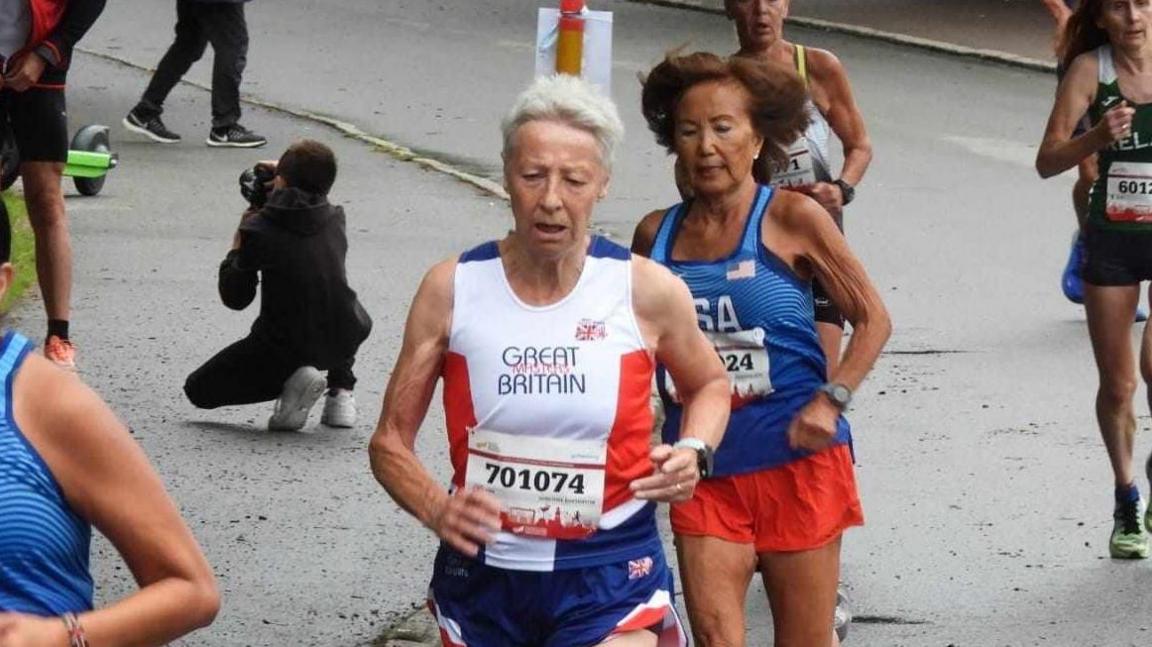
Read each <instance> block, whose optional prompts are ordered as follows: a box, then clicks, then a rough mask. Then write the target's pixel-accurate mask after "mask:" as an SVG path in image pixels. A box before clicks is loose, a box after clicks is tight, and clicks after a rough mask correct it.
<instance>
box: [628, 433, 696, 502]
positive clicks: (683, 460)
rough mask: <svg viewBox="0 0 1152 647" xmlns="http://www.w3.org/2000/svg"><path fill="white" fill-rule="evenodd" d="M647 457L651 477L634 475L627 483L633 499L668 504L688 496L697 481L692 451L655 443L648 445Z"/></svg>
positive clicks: (690, 496) (690, 495)
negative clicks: (651, 468) (649, 451)
mask: <svg viewBox="0 0 1152 647" xmlns="http://www.w3.org/2000/svg"><path fill="white" fill-rule="evenodd" d="M649 458H651V459H652V463H653V465H654V466H655V468H656V469H655V470H654V471H653V473H652V476H645V477H644V478H638V479H636V480H635V481H632V483H631V484H630V485H629V487H631V488H632V494H634V495H635V496H636V498H637V499H648V500H651V501H663V502H665V503H671V502H673V501H687V500H688V499H691V498H692V493H693V492H695V491H696V484H697V483H699V482H700V472H699V471H698V470H697V467H696V450H694V449H689V448H686V447H680V448H673V447H672V446H671V445H659V446H657V447H653V448H652V452H651V453H650V454H649Z"/></svg>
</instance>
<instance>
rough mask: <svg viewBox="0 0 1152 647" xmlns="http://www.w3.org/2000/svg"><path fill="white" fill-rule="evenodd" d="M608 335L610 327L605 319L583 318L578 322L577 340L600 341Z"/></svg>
mask: <svg viewBox="0 0 1152 647" xmlns="http://www.w3.org/2000/svg"><path fill="white" fill-rule="evenodd" d="M607 336H608V329H607V328H605V326H604V322H603V321H592V320H591V319H581V320H580V323H578V324H576V341H598V340H600V339H604V338H605V337H607Z"/></svg>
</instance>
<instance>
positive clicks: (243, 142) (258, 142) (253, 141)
mask: <svg viewBox="0 0 1152 647" xmlns="http://www.w3.org/2000/svg"><path fill="white" fill-rule="evenodd" d="M206 143H207V144H208V145H209V146H217V147H227V148H258V147H260V146H263V145H264V144H267V143H268V140H267V139H265V138H263V137H261V136H260V135H257V134H256V133H254V132H252V131H251V130H248V129H247V128H245V127H244V126H241V125H240V124H232V125H231V126H226V127H224V128H213V129H212V131H211V132H210V133H208V141H207V142H206Z"/></svg>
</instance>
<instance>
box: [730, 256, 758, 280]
mask: <svg viewBox="0 0 1152 647" xmlns="http://www.w3.org/2000/svg"><path fill="white" fill-rule="evenodd" d="M755 276H756V261H753V260H745V261H740V262H739V263H729V264H728V280H729V281H736V280H738V279H750V278H753V277H755Z"/></svg>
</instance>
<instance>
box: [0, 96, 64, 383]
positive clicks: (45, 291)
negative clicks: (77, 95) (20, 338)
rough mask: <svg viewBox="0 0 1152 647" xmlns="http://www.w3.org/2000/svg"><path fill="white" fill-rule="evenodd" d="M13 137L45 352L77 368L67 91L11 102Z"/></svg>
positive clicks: (53, 358)
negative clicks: (71, 325) (64, 182)
mask: <svg viewBox="0 0 1152 647" xmlns="http://www.w3.org/2000/svg"><path fill="white" fill-rule="evenodd" d="M6 103H7V106H8V116H9V119H10V122H11V125H12V133H13V138H14V139H15V141H16V148H17V149H18V150H19V153H20V159H21V163H20V173H21V175H22V176H23V178H24V200H25V203H26V204H27V207H28V220H29V222H30V223H31V225H32V231H33V234H34V237H35V248H36V274H37V280H38V282H39V284H40V292H41V294H42V295H43V298H44V309H45V311H46V313H47V315H48V334H47V335H46V337H45V344H44V354H45V355H46V356H47V357H48V358H50V359H52V360H53V361H55V362H56V363H57V364H58V365H60V366H63V367H66V368H74V367H75V352H74V349H73V347H72V344H71V342H70V341H69V340H68V339H69V330H68V319H69V315H70V303H71V289H72V245H71V241H70V239H69V235H68V220H67V215H66V213H65V209H64V192H63V188H62V186H61V177H62V175H63V172H64V161H65V160H66V159H68V117H67V110H66V102H65V98H64V91H63V90H57V89H49V88H32V89H30V90H27V91H25V92H18V93H9V94H8V96H7V100H6Z"/></svg>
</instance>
